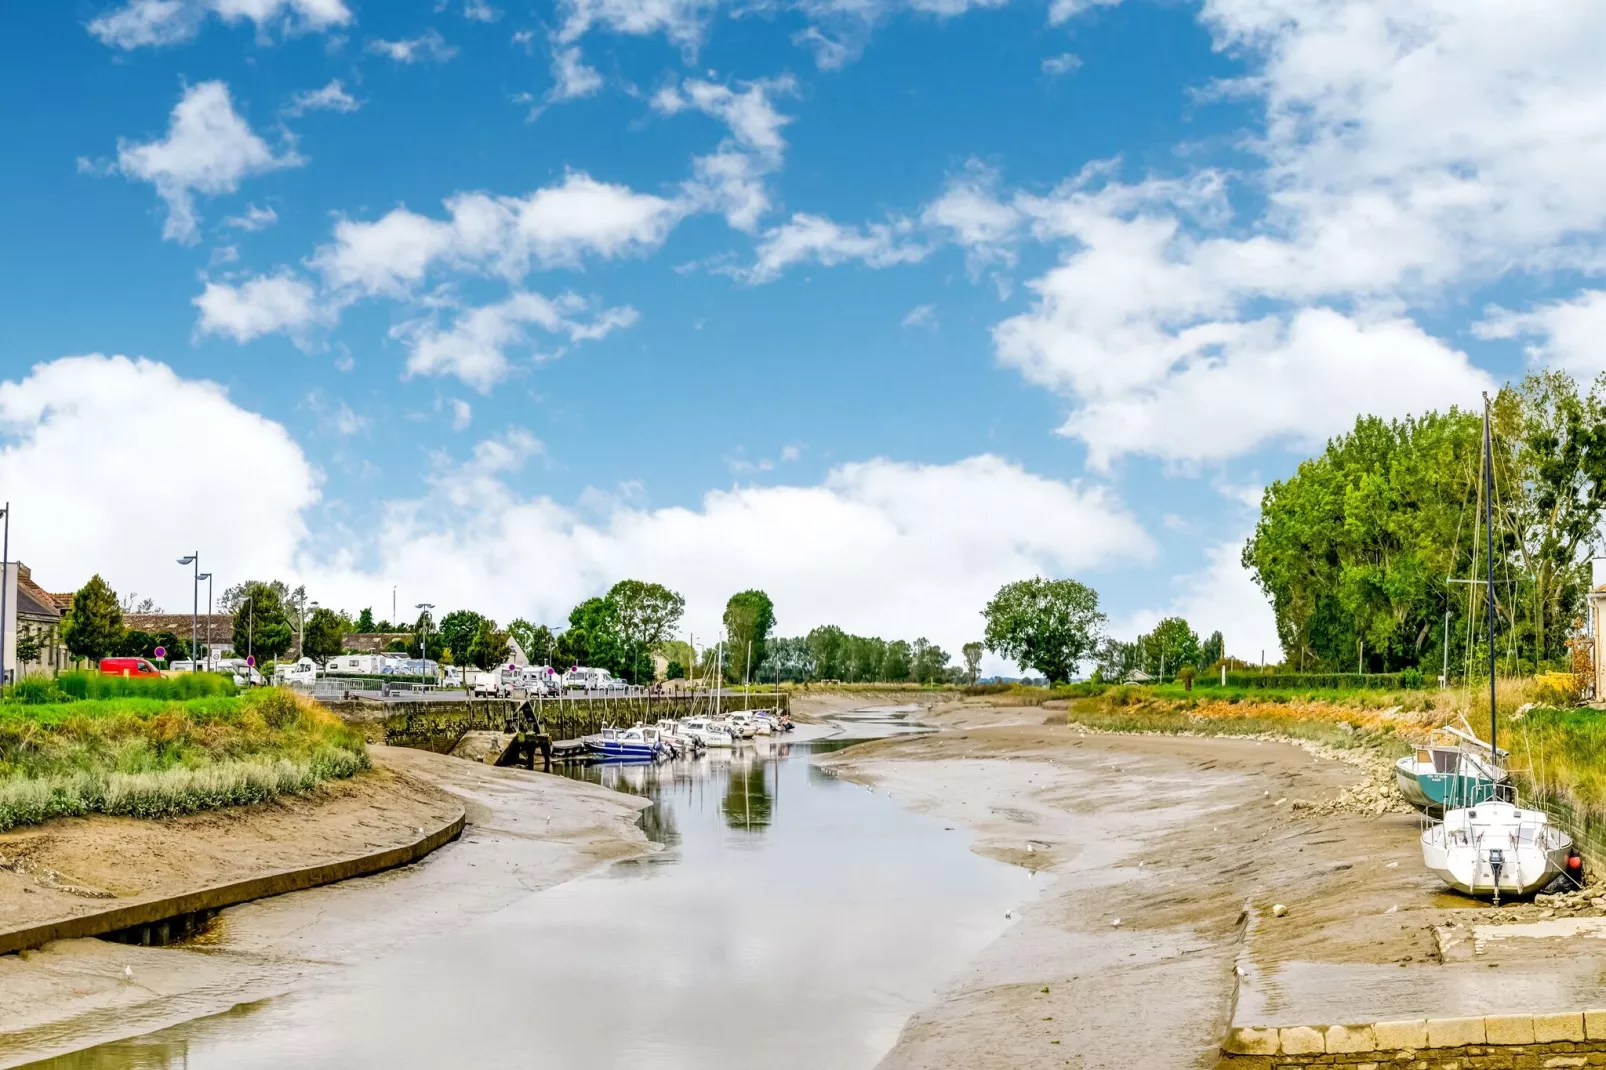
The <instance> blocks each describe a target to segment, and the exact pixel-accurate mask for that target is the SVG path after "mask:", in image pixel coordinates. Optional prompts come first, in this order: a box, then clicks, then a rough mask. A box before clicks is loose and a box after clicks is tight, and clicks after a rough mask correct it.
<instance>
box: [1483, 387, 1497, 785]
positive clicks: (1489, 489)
mask: <svg viewBox="0 0 1606 1070" xmlns="http://www.w3.org/2000/svg"><path fill="white" fill-rule="evenodd" d="M1493 438H1494V434H1493V432H1492V431H1491V430H1490V428H1489V395H1488V394H1487V393H1485V394H1484V395H1483V534H1484V539H1485V540H1486V544H1487V548H1488V569H1489V571H1488V580H1489V582H1488V585H1487V587H1486V588H1485V589H1486V591H1487V592H1488V607H1489V754H1490V756H1491V757H1492V758H1494V760H1495V761H1499V756H1500V750H1499V745H1498V741H1497V740H1496V739H1495V733H1496V732H1497V731H1498V728H1497V727H1496V725H1495V717H1494V666H1495V647H1494V443H1493Z"/></svg>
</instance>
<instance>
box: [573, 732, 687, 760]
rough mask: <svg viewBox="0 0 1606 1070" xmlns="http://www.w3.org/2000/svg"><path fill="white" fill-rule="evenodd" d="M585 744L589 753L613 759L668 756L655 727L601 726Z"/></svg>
mask: <svg viewBox="0 0 1606 1070" xmlns="http://www.w3.org/2000/svg"><path fill="white" fill-rule="evenodd" d="M649 732H650V733H651V735H650V736H649V734H648V733H649ZM585 745H586V750H588V751H590V752H591V753H593V754H597V755H600V756H602V757H603V758H606V759H611V760H615V761H620V760H622V761H637V762H654V761H658V760H659V759H661V758H667V757H668V756H669V753H668V748H667V747H665V746H664V742H663V740H662V739H661V738H660V737H659V735H658V730H657V729H656V728H653V729H646V728H642V727H640V726H637V727H635V728H625V729H619V728H603V730H602V731H601V732H600V733H599V734H597V735H595V736H591V737H589V738H587V739H586V741H585Z"/></svg>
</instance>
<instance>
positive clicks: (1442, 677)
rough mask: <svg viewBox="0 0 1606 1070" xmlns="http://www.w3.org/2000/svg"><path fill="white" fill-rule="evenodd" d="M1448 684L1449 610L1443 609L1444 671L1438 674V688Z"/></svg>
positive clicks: (1441, 688)
mask: <svg viewBox="0 0 1606 1070" xmlns="http://www.w3.org/2000/svg"><path fill="white" fill-rule="evenodd" d="M1449 686H1450V611H1449V610H1448V609H1447V610H1445V611H1444V671H1443V672H1441V673H1440V674H1439V688H1440V690H1443V689H1444V688H1446V687H1449Z"/></svg>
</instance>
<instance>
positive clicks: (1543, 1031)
mask: <svg viewBox="0 0 1606 1070" xmlns="http://www.w3.org/2000/svg"><path fill="white" fill-rule="evenodd" d="M1383 1065H1389V1066H1410V1067H1414V1068H1416V1070H1516V1068H1526V1067H1572V1066H1601V1065H1606V1010H1590V1011H1571V1012H1567V1013H1562V1014H1490V1015H1478V1016H1473V1017H1466V1018H1418V1019H1414V1020H1408V1021H1394V1022H1375V1023H1368V1024H1363V1025H1332V1026H1314V1027H1313V1026H1291V1027H1284V1028H1278V1029H1253V1028H1242V1029H1234V1030H1232V1031H1231V1032H1230V1033H1229V1034H1228V1036H1227V1041H1226V1043H1225V1044H1224V1045H1223V1054H1222V1059H1221V1062H1220V1064H1219V1066H1220V1068H1221V1070H1281V1068H1283V1067H1301V1066H1351V1067H1355V1068H1357V1070H1360V1068H1363V1067H1370V1068H1372V1070H1378V1068H1379V1067H1380V1066H1383Z"/></svg>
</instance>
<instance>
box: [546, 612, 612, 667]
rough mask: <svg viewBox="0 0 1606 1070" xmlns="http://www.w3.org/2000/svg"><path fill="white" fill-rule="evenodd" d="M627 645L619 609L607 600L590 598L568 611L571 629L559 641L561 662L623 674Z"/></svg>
mask: <svg viewBox="0 0 1606 1070" xmlns="http://www.w3.org/2000/svg"><path fill="white" fill-rule="evenodd" d="M623 647H624V643H623V640H622V639H621V638H620V635H619V620H618V614H617V607H616V606H615V605H614V603H613V601H612V600H611V599H608V598H587V599H586V600H585V601H584V602H581V603H580V604H579V605H577V606H575V607H574V608H573V609H571V610H570V611H569V627H568V630H567V631H565V632H564V633H563V634H562V635H560V636H559V637H558V655H559V658H560V660H563V661H566V662H567V663H568V664H570V665H586V666H589V667H591V668H594V669H607V670H608V671H609V672H613V673H620V672H621V671H622V669H623V665H622V662H623V661H624V657H623V655H624V649H623Z"/></svg>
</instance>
